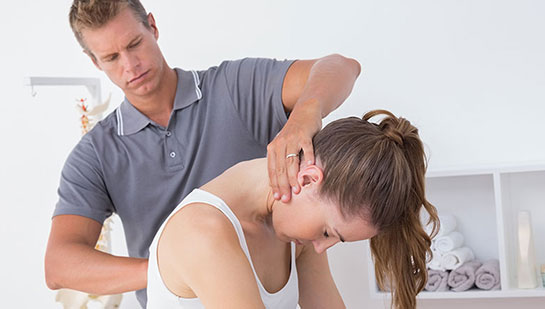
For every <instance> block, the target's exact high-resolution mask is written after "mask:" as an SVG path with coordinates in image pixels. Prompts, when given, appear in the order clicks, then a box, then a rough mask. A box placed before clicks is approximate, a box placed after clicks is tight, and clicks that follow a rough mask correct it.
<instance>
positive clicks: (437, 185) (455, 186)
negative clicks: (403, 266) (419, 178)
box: [367, 162, 545, 299]
mask: <svg viewBox="0 0 545 309" xmlns="http://www.w3.org/2000/svg"><path fill="white" fill-rule="evenodd" d="M426 193H427V197H428V200H429V201H430V202H431V203H432V204H433V205H434V206H435V207H436V208H437V210H438V212H439V213H440V214H441V213H450V214H453V215H454V216H455V217H456V219H457V223H458V226H457V230H458V231H460V232H461V233H462V234H463V235H464V239H465V240H464V243H465V245H466V246H468V247H470V248H471V249H473V251H474V252H475V256H476V258H477V259H478V260H481V261H485V260H488V259H492V258H495V259H498V260H499V261H500V275H501V282H502V287H501V290H499V291H484V290H480V289H471V290H469V291H465V292H452V291H448V292H427V291H423V292H421V293H420V294H419V295H418V298H420V299H449V298H450V299H453V298H506V297H545V288H544V287H543V286H542V284H541V280H540V277H537V278H538V279H539V280H538V288H536V289H519V288H517V277H516V256H517V234H516V227H517V213H518V211H519V210H529V211H530V212H531V218H532V229H533V235H534V245H535V253H536V263H537V265H536V276H538V272H539V265H540V264H544V263H545V162H539V163H535V164H527V165H503V166H489V167H477V168H466V169H445V170H436V171H428V173H427V174H426ZM367 251H368V252H367V253H368V255H369V259H368V260H369V280H370V284H369V286H370V289H371V296H372V297H375V298H384V297H389V295H390V293H387V292H382V291H379V290H378V287H377V284H376V281H375V272H374V265H373V263H372V259H371V253H370V249H369V246H367Z"/></svg>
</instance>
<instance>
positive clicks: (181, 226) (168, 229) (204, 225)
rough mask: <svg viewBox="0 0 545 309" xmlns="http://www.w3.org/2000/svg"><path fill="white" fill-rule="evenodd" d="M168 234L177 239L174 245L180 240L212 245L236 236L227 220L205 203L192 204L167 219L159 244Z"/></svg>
mask: <svg viewBox="0 0 545 309" xmlns="http://www.w3.org/2000/svg"><path fill="white" fill-rule="evenodd" d="M168 234H172V235H173V236H175V238H177V240H176V243H179V241H180V238H183V239H184V240H186V241H189V242H190V241H191V240H195V241H199V242H204V243H208V242H212V243H213V242H215V241H218V240H219V241H226V240H229V239H231V238H233V237H232V236H233V235H234V236H236V231H235V229H234V227H233V224H232V223H231V221H230V220H229V218H227V216H226V215H225V214H224V213H223V212H222V211H221V210H219V209H218V208H217V207H215V206H213V205H210V204H207V203H201V202H194V203H190V204H187V205H185V206H184V207H183V208H181V209H180V210H178V211H177V212H176V213H175V214H173V215H172V216H171V217H170V218H169V220H168V221H167V223H166V224H165V227H164V229H163V233H162V235H161V238H160V242H162V241H163V238H165V235H168ZM235 238H236V237H235ZM237 239H238V238H237ZM237 243H238V240H237Z"/></svg>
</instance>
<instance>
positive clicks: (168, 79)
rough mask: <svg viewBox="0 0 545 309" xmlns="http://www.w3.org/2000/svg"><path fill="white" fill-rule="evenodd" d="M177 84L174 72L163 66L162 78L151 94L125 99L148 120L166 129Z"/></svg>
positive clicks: (176, 76)
mask: <svg viewBox="0 0 545 309" xmlns="http://www.w3.org/2000/svg"><path fill="white" fill-rule="evenodd" d="M177 84H178V75H177V74H176V71H175V70H174V69H171V68H170V67H168V65H166V64H165V71H164V73H163V76H162V77H161V79H160V81H159V85H158V87H157V89H156V90H155V91H154V92H153V93H151V94H149V95H147V96H145V97H140V96H139V97H134V96H133V97H130V96H127V99H128V100H129V101H130V102H131V104H132V105H133V106H134V107H136V109H138V110H139V111H140V112H141V113H142V114H144V115H146V116H147V117H148V118H149V119H151V120H152V121H154V122H155V123H157V124H159V125H161V126H163V127H167V126H168V122H169V119H170V114H171V113H172V109H173V106H174V98H175V97H176V87H177Z"/></svg>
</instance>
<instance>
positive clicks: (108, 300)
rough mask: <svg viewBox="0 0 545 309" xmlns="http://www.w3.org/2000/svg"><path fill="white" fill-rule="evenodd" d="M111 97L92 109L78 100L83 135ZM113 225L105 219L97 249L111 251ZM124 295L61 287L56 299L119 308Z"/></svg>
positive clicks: (81, 306) (93, 308)
mask: <svg viewBox="0 0 545 309" xmlns="http://www.w3.org/2000/svg"><path fill="white" fill-rule="evenodd" d="M111 97H112V95H111V94H110V95H109V96H108V99H107V100H106V101H105V102H104V103H102V104H99V105H97V106H95V107H94V108H91V109H90V108H89V107H88V105H87V104H86V103H85V102H86V99H79V100H76V101H77V102H78V105H77V106H76V109H77V110H78V112H79V113H80V114H81V117H80V121H81V133H82V135H84V134H85V133H87V132H89V131H90V130H91V129H92V128H93V126H94V125H95V124H96V123H97V121H98V120H100V118H102V113H104V111H106V109H107V108H108V105H109V104H110V99H111ZM111 225H112V217H109V218H108V219H106V221H104V224H103V226H102V231H101V232H100V236H99V238H98V241H97V244H96V246H95V248H96V249H97V250H100V251H102V252H107V253H111V238H110V231H111V230H112V229H111ZM122 297H123V295H121V294H117V295H101V296H99V295H91V294H88V293H84V292H80V291H75V290H69V289H61V290H59V292H57V297H56V301H58V302H60V303H61V304H62V305H63V308H64V309H98V308H102V309H115V308H119V304H121V298H122Z"/></svg>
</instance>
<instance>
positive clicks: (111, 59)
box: [106, 55, 117, 62]
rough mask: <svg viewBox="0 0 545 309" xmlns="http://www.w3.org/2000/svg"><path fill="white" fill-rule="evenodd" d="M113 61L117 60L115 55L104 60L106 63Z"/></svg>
mask: <svg viewBox="0 0 545 309" xmlns="http://www.w3.org/2000/svg"><path fill="white" fill-rule="evenodd" d="M115 59H117V55H113V56H111V57H108V58H106V62H111V61H114V60H115Z"/></svg>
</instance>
